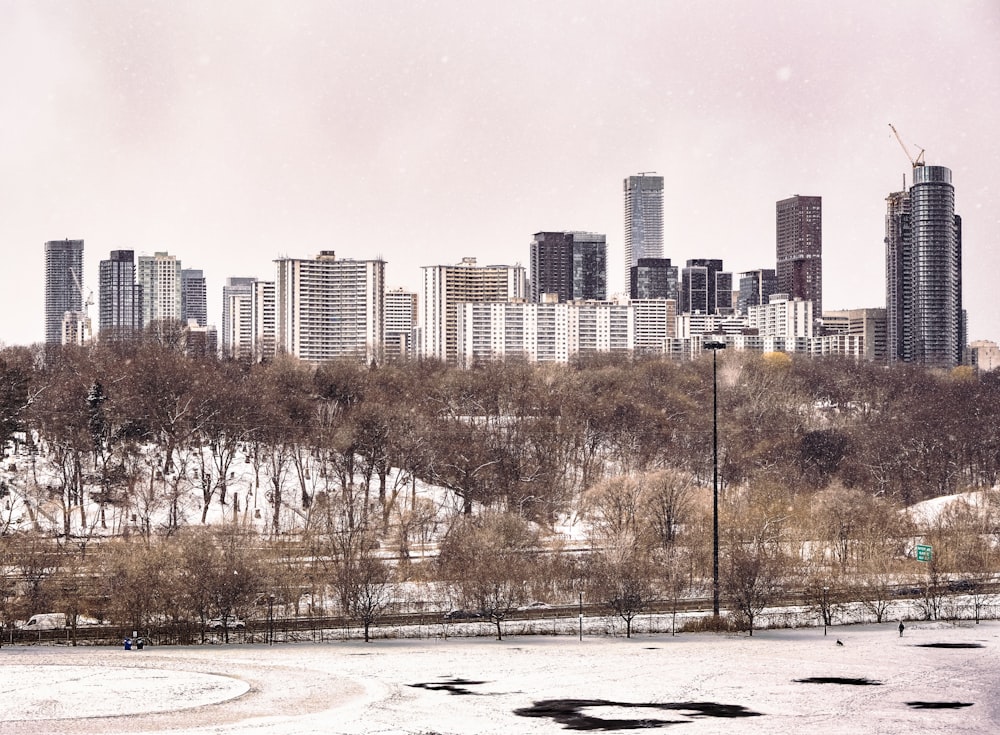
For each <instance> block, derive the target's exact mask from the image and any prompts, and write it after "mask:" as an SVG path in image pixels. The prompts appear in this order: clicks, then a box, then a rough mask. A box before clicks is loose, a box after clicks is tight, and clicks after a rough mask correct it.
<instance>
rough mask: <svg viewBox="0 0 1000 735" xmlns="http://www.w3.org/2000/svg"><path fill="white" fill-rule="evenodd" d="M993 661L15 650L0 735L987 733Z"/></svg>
mask: <svg viewBox="0 0 1000 735" xmlns="http://www.w3.org/2000/svg"><path fill="white" fill-rule="evenodd" d="M838 640H840V641H841V642H842V644H843V645H838V643H837V641H838ZM998 651H1000V623H992V622H991V623H983V624H981V625H978V626H977V625H972V624H962V625H952V624H943V623H918V622H912V623H909V624H908V627H907V629H906V631H905V634H904V637H902V638H900V637H899V634H898V632H897V631H896V628H895V625H894V624H889V623H887V624H885V625H880V626H875V625H872V626H859V627H834V628H831V629H830V634H829V635H828V636H827V637H824V636H823V631H822V629H817V628H810V629H800V630H774V631H761V632H759V633H756V634H755V635H754V636H753V637H752V638H748V637H746V636H736V635H715V634H684V635H679V636H677V637H671V636H669V635H655V636H650V635H643V636H639V637H637V638H633V639H632V640H626V639H623V638H599V637H584V640H583V641H582V642H580V641H578V640H577V639H575V638H566V637H561V638H545V637H541V636H538V637H535V636H532V637H522V638H517V637H515V638H510V639H507V640H504V641H502V642H498V641H495V640H489V639H485V638H479V639H460V640H457V639H453V638H449V639H444V638H441V639H430V640H428V639H424V640H420V641H413V640H382V641H377V642H373V643H369V644H365V643H362V642H360V641H350V642H336V643H315V644H311V643H298V644H285V645H280V646H273V647H269V646H255V645H228V646H227V645H213V646H191V647H163V648H146V649H145V650H143V651H129V652H126V651H123V650H119V649H111V648H93V647H79V648H64V647H56V646H32V647H20V646H16V647H10V646H5V647H3V648H2V649H0V672H2V674H3V677H2V683H0V713H2V714H0V733H5V734H6V733H18V735H23V734H26V733H47V734H49V735H58V734H65V733H107V732H113V733H173V734H178V733H212V734H213V735H215V734H217V735H229V734H235V733H251V734H259V735H290V734H292V733H294V734H296V735H299V734H302V733H323V734H324V735H328V734H334V735H335V734H338V733H344V734H351V735H354V734H357V733H373V734H377V735H389V734H393V735H404V734H405V735H431V734H434V733H436V734H439V735H446V734H447V735H451V734H457V733H503V734H504V735H510V734H512V733H556V732H567V731H583V730H598V731H605V732H608V731H622V730H629V729H638V728H643V729H645V728H651V729H659V730H662V731H673V730H676V731H678V732H683V733H686V734H688V735H691V734H693V733H721V732H726V733H851V734H852V735H855V734H856V733H918V732H919V733H990V732H997V731H998V729H1000V679H998V673H1000V666H998V664H1000V657H998ZM681 724H683V727H675V726H679V725H681Z"/></svg>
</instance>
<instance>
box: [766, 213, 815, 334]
mask: <svg viewBox="0 0 1000 735" xmlns="http://www.w3.org/2000/svg"><path fill="white" fill-rule="evenodd" d="M775 210H776V217H775V222H776V228H775V229H776V251H777V264H776V265H777V268H776V276H777V285H778V291H777V292H778V293H785V294H788V297H789V298H790V299H802V300H804V301H812V302H813V317H814V318H817V319H818V318H819V317H820V316H821V315H822V314H823V199H822V197H814V196H799V195H797V194H796V195H795V196H793V197H791V198H789V199H782V200H781V201H779V202H778V203H777V205H776V207H775Z"/></svg>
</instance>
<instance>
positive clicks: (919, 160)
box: [889, 123, 924, 168]
mask: <svg viewBox="0 0 1000 735" xmlns="http://www.w3.org/2000/svg"><path fill="white" fill-rule="evenodd" d="M889 127H890V128H892V134H893V135H895V136H896V140H897V141H899V147H900V148H902V149H903V153H905V154H906V157H907V158H909V159H910V165H911V166H913V168H917V167H918V166H923V165H924V149H923V148H921V149H920V153H918V154H917V157H916V158H914V157H913V156H912V155H911V154H910V149H909V148H907V147H906V143H904V142H903V139H902V138H901V137H900V136H899V131H898V130H896V126H895V125H893V124H892V123H889Z"/></svg>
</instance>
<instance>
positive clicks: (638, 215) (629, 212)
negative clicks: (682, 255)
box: [623, 173, 663, 290]
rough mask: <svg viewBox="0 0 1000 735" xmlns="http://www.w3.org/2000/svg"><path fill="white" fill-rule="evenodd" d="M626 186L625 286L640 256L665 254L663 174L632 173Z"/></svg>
mask: <svg viewBox="0 0 1000 735" xmlns="http://www.w3.org/2000/svg"><path fill="white" fill-rule="evenodd" d="M623 188H624V190H625V278H626V283H625V289H626V290H628V289H630V288H631V284H630V283H629V282H628V280H629V279H630V274H631V272H632V268H633V266H636V265H638V264H639V258H662V257H663V177H662V176H651V175H648V174H645V173H642V174H638V175H636V176H629V177H628V178H627V179H625V180H624V182H623Z"/></svg>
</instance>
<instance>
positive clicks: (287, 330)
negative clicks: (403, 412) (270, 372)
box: [275, 250, 385, 362]
mask: <svg viewBox="0 0 1000 735" xmlns="http://www.w3.org/2000/svg"><path fill="white" fill-rule="evenodd" d="M275 265H276V274H275V276H276V277H275V345H276V348H277V350H278V351H280V352H285V353H287V354H290V355H294V356H295V357H298V358H299V359H301V360H307V361H309V362H322V361H324V360H333V359H337V358H343V357H353V358H358V359H364V360H365V361H366V362H371V361H373V360H381V359H382V346H383V336H384V331H383V330H384V318H385V312H384V309H385V306H384V304H385V261H384V260H343V259H340V260H338V259H337V257H336V254H335V253H334V252H333V251H332V250H323V251H321V252H320V254H319V255H318V256H317V257H316V258H315V259H313V260H297V259H293V258H279V259H278V260H276V261H275Z"/></svg>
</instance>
